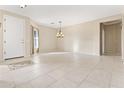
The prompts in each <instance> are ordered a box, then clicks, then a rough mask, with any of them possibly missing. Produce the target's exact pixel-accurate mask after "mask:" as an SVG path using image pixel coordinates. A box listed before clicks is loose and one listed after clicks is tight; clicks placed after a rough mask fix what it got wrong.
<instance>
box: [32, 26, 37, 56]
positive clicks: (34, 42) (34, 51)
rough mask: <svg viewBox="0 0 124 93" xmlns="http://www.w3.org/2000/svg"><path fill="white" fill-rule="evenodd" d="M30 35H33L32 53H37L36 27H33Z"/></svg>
mask: <svg viewBox="0 0 124 93" xmlns="http://www.w3.org/2000/svg"><path fill="white" fill-rule="evenodd" d="M32 37H33V40H32V42H33V47H32V54H36V53H39V30H38V29H37V28H34V27H33V30H32Z"/></svg>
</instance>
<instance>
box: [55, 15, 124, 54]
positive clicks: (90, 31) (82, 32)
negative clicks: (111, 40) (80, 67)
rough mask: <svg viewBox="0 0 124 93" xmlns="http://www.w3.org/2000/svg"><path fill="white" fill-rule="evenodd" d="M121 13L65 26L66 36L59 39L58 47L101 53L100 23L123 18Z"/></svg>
mask: <svg viewBox="0 0 124 93" xmlns="http://www.w3.org/2000/svg"><path fill="white" fill-rule="evenodd" d="M121 18H122V16H121V15H116V16H111V17H106V18H102V19H98V20H94V21H90V22H86V23H82V24H77V25H73V26H69V27H65V28H63V30H62V31H63V33H64V35H65V37H64V38H63V39H62V40H58V45H57V47H58V49H59V50H62V51H71V52H80V53H84V54H91V55H100V53H99V52H100V23H101V22H107V21H112V20H117V19H121Z"/></svg>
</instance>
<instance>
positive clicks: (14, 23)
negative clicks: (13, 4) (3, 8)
mask: <svg viewBox="0 0 124 93" xmlns="http://www.w3.org/2000/svg"><path fill="white" fill-rule="evenodd" d="M3 21H4V22H3V30H4V31H3V34H4V35H3V43H4V49H3V50H4V51H3V56H4V59H9V58H15V57H22V56H24V28H25V27H24V26H25V21H24V20H23V19H20V18H16V17H12V16H8V15H5V16H4V20H3Z"/></svg>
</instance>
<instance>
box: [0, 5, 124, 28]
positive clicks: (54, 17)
mask: <svg viewBox="0 0 124 93" xmlns="http://www.w3.org/2000/svg"><path fill="white" fill-rule="evenodd" d="M0 9H5V10H8V11H12V12H15V13H18V14H21V15H25V16H28V17H30V18H31V19H33V20H35V21H36V22H38V23H40V24H42V25H45V26H50V27H55V28H56V27H58V26H59V25H58V21H59V20H61V21H62V22H63V23H62V26H69V25H74V24H79V23H82V22H86V21H90V20H95V19H98V18H102V17H106V16H112V15H116V14H120V13H121V12H123V9H124V6H119V5H118V6H117V5H108V6H107V5H99V6H98V5H80V6H79V5H28V6H27V7H26V8H24V9H21V8H20V7H19V6H18V5H6V6H0ZM51 22H54V23H55V24H51Z"/></svg>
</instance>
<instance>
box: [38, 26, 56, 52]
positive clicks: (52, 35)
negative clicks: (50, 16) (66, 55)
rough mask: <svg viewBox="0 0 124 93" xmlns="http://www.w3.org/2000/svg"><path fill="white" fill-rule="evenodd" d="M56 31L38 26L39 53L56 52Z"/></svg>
mask: <svg viewBox="0 0 124 93" xmlns="http://www.w3.org/2000/svg"><path fill="white" fill-rule="evenodd" d="M56 33H57V31H56V29H53V28H48V27H45V26H39V35H40V36H39V37H40V49H39V51H40V52H48V51H56V48H57V39H56Z"/></svg>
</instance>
